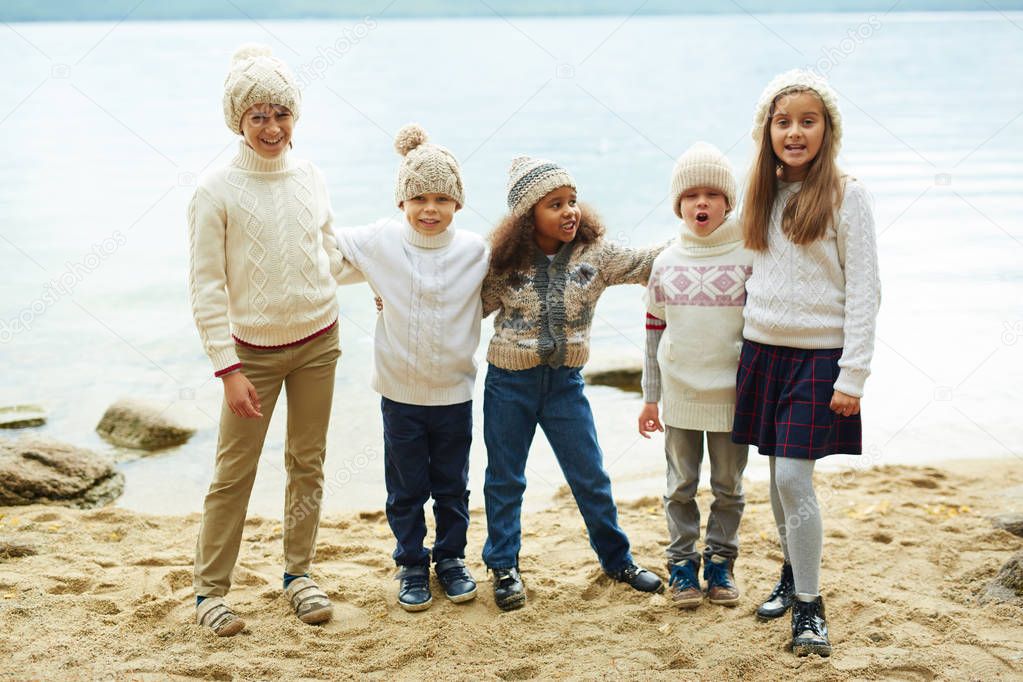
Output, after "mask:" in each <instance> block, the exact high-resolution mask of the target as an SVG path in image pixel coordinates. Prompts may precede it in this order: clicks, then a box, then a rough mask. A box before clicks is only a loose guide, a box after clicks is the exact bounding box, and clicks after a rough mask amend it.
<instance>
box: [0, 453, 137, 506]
mask: <svg viewBox="0 0 1023 682" xmlns="http://www.w3.org/2000/svg"><path fill="white" fill-rule="evenodd" d="M123 492H124V474H122V473H121V472H120V471H118V470H117V469H115V468H114V462H113V460H111V459H110V458H109V457H105V456H103V455H100V454H97V453H95V452H93V451H92V450H88V449H86V448H79V447H76V446H74V445H69V444H67V443H62V442H60V441H57V440H53V439H50V438H40V437H32V436H23V437H22V438H19V439H18V440H13V441H5V442H0V505H21V504H59V505H62V506H65V507H76V508H79V509H87V508H91V507H97V506H101V505H105V504H109V503H110V502H112V501H113V500H115V499H117V498H118V497H119V496H120V495H121V493H123Z"/></svg>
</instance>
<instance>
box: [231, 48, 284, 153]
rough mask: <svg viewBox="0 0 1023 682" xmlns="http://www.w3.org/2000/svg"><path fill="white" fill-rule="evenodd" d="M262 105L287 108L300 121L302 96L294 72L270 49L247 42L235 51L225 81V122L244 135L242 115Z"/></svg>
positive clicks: (235, 131)
mask: <svg viewBox="0 0 1023 682" xmlns="http://www.w3.org/2000/svg"><path fill="white" fill-rule="evenodd" d="M260 102H266V103H267V104H277V105H279V106H282V107H287V108H288V110H289V111H291V115H292V117H293V118H294V119H295V120H296V121H297V120H298V117H299V114H300V113H301V109H302V93H301V92H300V91H299V89H298V84H297V82H296V81H295V76H294V74H292V73H291V69H289V68H288V65H287V64H285V63H284V62H282V61H281V60H280V59H278V58H277V57H274V56H273V53H272V52H271V50H270V48H269V47H267V46H266V45H257V44H255V43H246V44H245V45H242V46H241V47H239V48H238V49H237V50H235V53H234V55H233V56H232V57H231V68H230V70H229V71H228V72H227V78H225V79H224V123H226V124H227V127H228V128H230V129H231V131H232V132H234V133H235V134H238V135H241V134H242V116H244V115H245V112H246V111H248V110H249V107H251V106H252V105H253V104H258V103H260Z"/></svg>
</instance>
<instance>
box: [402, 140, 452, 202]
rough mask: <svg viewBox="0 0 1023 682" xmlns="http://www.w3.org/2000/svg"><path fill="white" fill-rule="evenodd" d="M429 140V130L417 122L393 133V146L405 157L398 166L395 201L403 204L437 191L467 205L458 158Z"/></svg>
mask: <svg viewBox="0 0 1023 682" xmlns="http://www.w3.org/2000/svg"><path fill="white" fill-rule="evenodd" d="M426 140H427V135H426V131H425V130H423V129H422V128H421V127H420V126H419V125H417V124H415V123H409V124H408V125H405V126H402V128H401V130H399V131H398V134H397V135H395V136H394V148H395V149H396V150H397V152H398V153H399V154H401V155H402V156H403V157H405V158H403V159H402V160H401V165H400V166H398V182H397V184H396V185H395V187H394V202H395V204H397V205H398V207H401V203H402V202H403V201H405V200H406V199H411V198H412V197H417V196H419V195H420V194H430V193H437V194H446V195H447V196H449V197H451V198H452V199H454V200H455V202H456V203H457V204H458V207H459V208H461V207H462V206H464V205H465V190H464V189H463V188H462V174H461V171H460V169H459V168H458V161H457V160H455V157H454V155H453V154H452V153H451V152H450V151H448V150H447V149H445V148H444V147H441V146H440V145H439V144H433V143H431V142H427V141H426Z"/></svg>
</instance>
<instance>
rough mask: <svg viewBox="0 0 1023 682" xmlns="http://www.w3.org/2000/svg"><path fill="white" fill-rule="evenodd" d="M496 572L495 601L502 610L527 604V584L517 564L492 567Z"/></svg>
mask: <svg viewBox="0 0 1023 682" xmlns="http://www.w3.org/2000/svg"><path fill="white" fill-rule="evenodd" d="M491 571H492V572H493V574H494V603H495V604H497V608H499V609H501V610H502V611H512V610H514V609H519V608H522V607H523V606H525V605H526V586H525V585H523V584H522V576H520V575H519V569H518V568H517V567H515V566H513V567H511V568H494V569H491Z"/></svg>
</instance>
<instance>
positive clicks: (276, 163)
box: [231, 140, 291, 173]
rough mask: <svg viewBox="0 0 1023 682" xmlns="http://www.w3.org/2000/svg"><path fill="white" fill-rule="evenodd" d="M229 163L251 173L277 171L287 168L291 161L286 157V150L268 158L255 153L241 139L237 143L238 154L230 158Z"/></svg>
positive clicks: (289, 166)
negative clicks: (275, 156)
mask: <svg viewBox="0 0 1023 682" xmlns="http://www.w3.org/2000/svg"><path fill="white" fill-rule="evenodd" d="M231 165H233V166H237V167H238V168H241V169H242V170H247V171H251V172H253V173H279V172H281V171H286V170H289V169H290V168H291V161H290V159H288V151H287V150H285V151H283V152H281V154H280V156H278V157H277V158H274V159H268V158H266V157H263V156H260V155H259V154H257V153H256V151H255V150H254V149H253V148H252V147H250V146H249V145H247V144H246V143H245V140H241V141H240V142H239V143H238V154H237V155H236V156H235V157H234V159H232V160H231Z"/></svg>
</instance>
